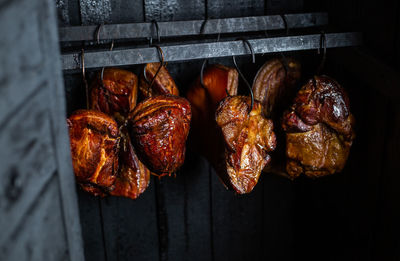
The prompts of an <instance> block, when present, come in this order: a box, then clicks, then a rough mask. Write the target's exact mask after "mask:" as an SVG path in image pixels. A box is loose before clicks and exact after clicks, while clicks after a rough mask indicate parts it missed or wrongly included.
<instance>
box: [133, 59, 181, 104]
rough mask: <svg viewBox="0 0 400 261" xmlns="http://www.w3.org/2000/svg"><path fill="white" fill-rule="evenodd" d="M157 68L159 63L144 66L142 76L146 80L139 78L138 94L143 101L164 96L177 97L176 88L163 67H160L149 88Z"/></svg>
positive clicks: (177, 91)
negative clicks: (143, 75) (144, 76)
mask: <svg viewBox="0 0 400 261" xmlns="http://www.w3.org/2000/svg"><path fill="white" fill-rule="evenodd" d="M159 67H160V63H148V64H146V65H145V67H144V74H145V75H146V78H147V80H146V79H144V78H143V77H141V78H140V85H139V90H140V94H141V96H142V98H143V99H145V98H149V97H153V96H156V95H164V94H172V95H176V96H179V90H178V88H177V87H176V84H175V81H174V79H173V78H172V77H171V75H170V74H169V72H168V70H167V68H166V67H165V66H162V67H161V69H160V71H159V72H158V74H157V77H156V78H155V79H154V82H153V85H152V86H151V88H150V84H151V81H152V80H153V78H154V76H156V73H157V70H158V68H159Z"/></svg>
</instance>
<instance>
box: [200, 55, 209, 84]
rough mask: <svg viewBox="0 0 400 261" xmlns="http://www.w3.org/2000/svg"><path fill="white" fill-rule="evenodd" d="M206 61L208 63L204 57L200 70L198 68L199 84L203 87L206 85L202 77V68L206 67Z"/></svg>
mask: <svg viewBox="0 0 400 261" xmlns="http://www.w3.org/2000/svg"><path fill="white" fill-rule="evenodd" d="M206 63H208V59H204V62H203V64H202V65H201V70H200V84H201V86H202V87H203V88H204V89H205V88H206V86H205V85H204V77H203V74H204V68H205V67H206Z"/></svg>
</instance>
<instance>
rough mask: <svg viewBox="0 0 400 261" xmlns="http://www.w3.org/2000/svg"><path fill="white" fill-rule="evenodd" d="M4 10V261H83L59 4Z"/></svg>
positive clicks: (0, 56)
mask: <svg viewBox="0 0 400 261" xmlns="http://www.w3.org/2000/svg"><path fill="white" fill-rule="evenodd" d="M0 12H1V16H0V17H1V18H0V20H1V22H0V24H1V26H0V31H1V34H2V35H3V36H4V37H2V38H1V40H0V42H1V43H0V44H1V46H2V47H3V49H2V52H1V53H0V64H2V65H6V64H7V66H2V70H1V75H0V82H1V87H2V88H1V89H2V95H1V103H0V104H1V105H2V108H1V115H0V121H2V123H1V127H0V132H1V137H2V139H1V140H0V143H1V145H2V146H1V147H2V151H1V153H0V154H3V153H5V155H2V157H1V159H2V164H1V166H2V167H1V170H0V176H1V180H2V183H1V185H3V184H6V186H5V189H4V190H2V193H1V195H0V205H1V208H2V210H3V208H4V207H5V209H4V210H5V211H4V212H3V211H2V214H1V217H2V218H6V220H5V222H3V220H1V221H0V228H1V231H2V237H1V238H0V239H1V242H0V259H1V260H28V259H29V260H77V261H79V260H83V252H82V245H81V244H82V241H81V233H80V224H79V216H78V210H77V204H76V203H77V202H76V196H75V191H74V185H72V187H71V186H70V184H74V181H73V175H72V168H71V165H70V164H68V161H69V160H70V157H69V144H68V138H67V137H68V136H67V132H66V123H65V112H64V109H65V108H64V107H63V104H64V103H63V100H64V92H63V85H62V81H61V73H62V71H61V67H60V61H59V60H58V59H54V57H59V56H60V53H59V49H58V34H57V29H56V15H55V8H54V2H53V1H51V0H41V1H26V0H25V1H23V0H21V1H9V2H7V3H2V4H1V5H0ZM3 19H4V21H3ZM32 50H34V51H32ZM44 101H46V102H44ZM3 106H5V107H3ZM63 145H68V146H66V147H64V146H63ZM60 161H65V162H60ZM8 167H10V168H8ZM3 182H4V183H3ZM9 214H10V215H9ZM15 224H16V225H17V226H14V225H15ZM8 232H11V234H8Z"/></svg>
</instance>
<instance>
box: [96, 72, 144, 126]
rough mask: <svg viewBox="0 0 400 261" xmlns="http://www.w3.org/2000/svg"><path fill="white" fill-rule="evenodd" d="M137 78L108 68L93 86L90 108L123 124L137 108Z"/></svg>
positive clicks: (98, 75)
mask: <svg viewBox="0 0 400 261" xmlns="http://www.w3.org/2000/svg"><path fill="white" fill-rule="evenodd" d="M137 89H138V79H137V76H136V75H135V74H134V73H132V72H129V71H126V70H121V69H116V68H106V69H104V72H103V82H102V81H101V72H99V73H98V74H97V75H96V78H95V80H94V81H93V83H92V85H91V95H90V103H91V104H90V107H91V109H94V110H98V111H101V112H104V113H106V114H108V115H110V116H112V117H114V119H115V120H116V121H117V122H118V123H120V124H122V123H123V122H124V120H125V119H126V117H127V116H128V114H129V112H130V111H132V110H133V109H134V108H135V106H136V99H137Z"/></svg>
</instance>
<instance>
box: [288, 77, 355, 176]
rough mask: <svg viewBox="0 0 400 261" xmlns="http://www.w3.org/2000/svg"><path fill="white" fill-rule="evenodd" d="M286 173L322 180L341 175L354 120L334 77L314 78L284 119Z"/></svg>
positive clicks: (302, 90) (345, 97) (343, 92)
mask: <svg viewBox="0 0 400 261" xmlns="http://www.w3.org/2000/svg"><path fill="white" fill-rule="evenodd" d="M282 127H283V129H284V130H285V132H286V156H287V164H286V170H287V173H288V174H289V175H290V176H291V177H292V178H295V177H298V176H299V175H300V174H302V173H304V174H305V175H306V176H308V177H321V176H325V175H329V174H333V173H335V172H340V171H341V170H342V169H343V167H344V165H345V163H346V160H347V157H348V155H349V151H350V147H351V145H352V142H353V139H354V137H355V133H354V117H353V115H352V114H351V112H350V104H349V98H348V96H347V94H346V92H345V91H344V89H343V88H342V87H341V86H340V85H339V83H337V82H336V81H335V80H333V79H332V78H329V77H327V76H315V77H314V78H313V79H311V80H309V81H308V82H307V83H306V84H305V85H304V86H303V87H302V88H301V90H300V91H299V92H298V94H297V96H296V98H295V99H294V103H293V105H292V106H291V108H290V110H289V111H287V112H286V113H285V114H284V116H283V123H282Z"/></svg>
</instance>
